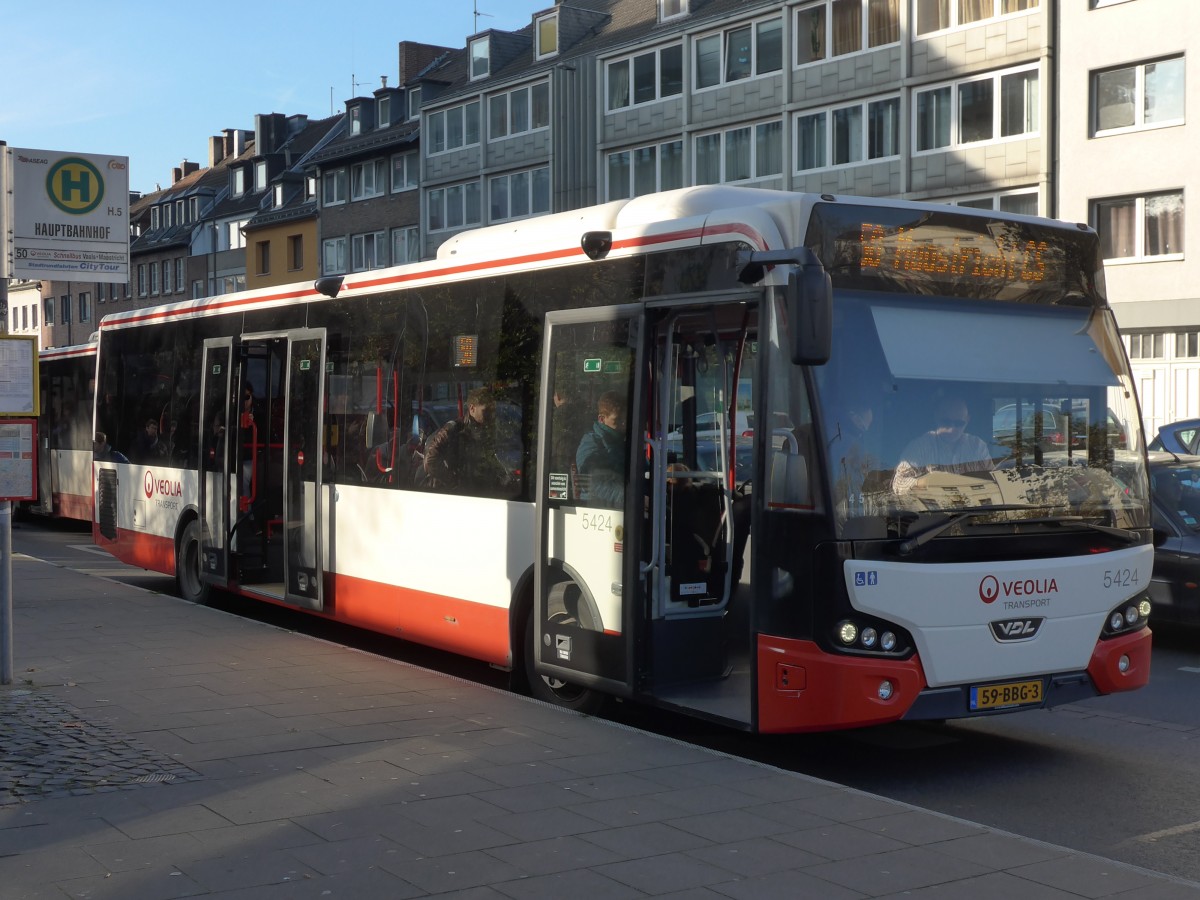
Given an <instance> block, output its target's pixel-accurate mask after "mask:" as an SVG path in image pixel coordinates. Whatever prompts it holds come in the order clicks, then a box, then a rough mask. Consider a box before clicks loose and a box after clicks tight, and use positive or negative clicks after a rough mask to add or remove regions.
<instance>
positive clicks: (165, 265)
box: [159, 259, 175, 294]
mask: <svg viewBox="0 0 1200 900" xmlns="http://www.w3.org/2000/svg"><path fill="white" fill-rule="evenodd" d="M159 265H160V266H161V267H162V292H163V293H164V294H170V293H172V292H173V291H174V290H175V288H174V287H173V285H174V281H173V280H172V278H171V273H172V271H173V270H172V269H171V261H170V260H169V259H164V260H163V261H162V262H161V263H159Z"/></svg>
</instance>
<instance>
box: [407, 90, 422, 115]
mask: <svg viewBox="0 0 1200 900" xmlns="http://www.w3.org/2000/svg"><path fill="white" fill-rule="evenodd" d="M420 116H421V89H420V88H419V87H412V88H409V89H408V118H409V120H410V121H411V120H412V119H417V118H420Z"/></svg>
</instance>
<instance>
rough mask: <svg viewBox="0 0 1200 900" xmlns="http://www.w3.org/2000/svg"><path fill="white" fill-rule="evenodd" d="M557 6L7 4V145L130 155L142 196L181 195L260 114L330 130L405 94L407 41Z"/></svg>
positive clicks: (30, 0)
mask: <svg viewBox="0 0 1200 900" xmlns="http://www.w3.org/2000/svg"><path fill="white" fill-rule="evenodd" d="M553 5H554V0H354V2H352V3H339V2H329V0H325V2H315V0H292V2H288V3H282V2H275V0H208V2H203V3H163V2H162V0H110V2H108V3H104V4H100V3H96V2H94V0H91V2H81V0H26V2H15V0H5V2H4V3H3V6H4V15H3V19H4V25H3V28H4V38H3V46H4V62H3V69H2V74H0V84H3V87H2V88H0V140H2V141H6V142H7V143H8V145H9V146H10V147H21V148H25V149H30V150H51V151H69V152H74V153H97V154H104V155H115V156H128V157H129V187H130V190H134V191H141V192H143V193H145V192H148V191H153V190H155V189H156V187H157V186H163V187H166V186H167V185H169V184H170V182H171V169H172V168H173V167H175V166H178V165H179V164H180V163H181V162H182V161H183V160H185V159H187V160H190V161H192V162H198V163H200V165H201V166H206V165H208V138H209V137H210V136H211V135H217V134H220V133H221V131H222V130H223V129H225V128H244V129H247V130H249V131H253V130H254V116H255V115H256V114H258V113H283V114H285V115H296V114H305V115H308V116H309V117H310V118H313V119H320V118H325V117H326V116H329V115H332V114H334V113H340V112H342V110H343V109H344V108H345V101H346V100H347V99H349V98H350V97H353V96H361V95H369V94H370V93H371V92H373V91H374V90H375V89H376V88H377V87H379V85H380V76H382V75H386V76H388V84H390V85H394V84H396V83H397V81H398V66H399V54H398V51H397V45H398V44H399V43H400V41H402V40H409V41H420V42H423V43H428V44H438V45H441V46H445V47H456V48H461V47H463V46H465V45H466V39H467V37H469V36H470V35H472V34H474V33H476V32H477V31H485V30H487V29H489V28H495V29H498V30H502V31H514V30H516V29H518V28H522V27H524V26H526V25H528V24H530V22H531V21H532V18H531V17H532V15H533V13H535V12H541V11H542V10H545V9H549V8H551V7H552V6H553ZM476 10H477V11H478V12H479V17H478V20H476V18H475V15H474V13H475V11H476ZM476 21H478V23H479V24H478V26H476V25H475V22H476ZM352 84H353V85H355V86H354V87H352Z"/></svg>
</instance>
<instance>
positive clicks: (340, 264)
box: [321, 234, 349, 275]
mask: <svg viewBox="0 0 1200 900" xmlns="http://www.w3.org/2000/svg"><path fill="white" fill-rule="evenodd" d="M348 249H349V244H348V242H347V240H346V235H344V234H339V235H335V236H334V237H327V238H323V239H322V240H321V274H322V275H345V274H347V271H348V270H347V268H346V264H347V262H348V261H349V259H348V256H347V250H348ZM331 251H332V253H333V257H334V264H333V265H332V266H330V265H329V256H330V252H331Z"/></svg>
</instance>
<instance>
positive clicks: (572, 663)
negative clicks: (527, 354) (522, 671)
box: [534, 307, 644, 694]
mask: <svg viewBox="0 0 1200 900" xmlns="http://www.w3.org/2000/svg"><path fill="white" fill-rule="evenodd" d="M640 333H641V315H640V308H639V307H608V308H605V309H590V310H572V311H568V312H551V313H547V316H546V335H545V353H544V369H543V385H542V407H543V409H542V412H543V427H542V428H541V429H540V434H541V440H540V441H539V460H538V462H539V464H538V467H537V471H538V473H539V486H538V501H539V502H538V514H539V526H538V527H539V531H538V536H537V537H538V568H537V572H536V590H535V598H536V599H535V606H534V616H535V634H534V637H535V641H536V644H537V663H538V672H539V673H540V674H543V675H547V676H557V677H560V678H562V679H564V680H566V681H569V682H571V683H574V684H580V685H584V686H602V687H604V688H605V689H606V690H609V691H612V692H615V693H619V694H627V693H628V689H627V687H626V686H627V685H628V683H629V680H630V677H629V673H628V664H629V663H628V661H629V642H630V640H629V639H630V624H631V613H630V608H629V604H630V603H631V602H633V600H634V598H636V597H637V595H638V588H637V584H638V576H637V567H638V564H639V552H638V547H639V546H640V543H639V541H640V538H639V535H640V531H641V518H642V517H641V515H640V514H639V515H637V516H636V517H633V518H631V517H630V515H629V512H628V511H629V510H630V509H639V510H640V509H641V507H642V504H643V503H644V499H643V498H644V487H643V485H642V483H641V482H642V481H644V441H643V437H642V436H643V434H644V426H643V425H642V424H641V423H642V422H643V418H634V417H631V416H630V415H629V411H630V408H631V405H633V398H634V381H635V376H636V374H637V370H638V359H639V354H638V351H637V343H638V335H639V334H640ZM640 407H641V404H637V405H636V407H635V409H634V414H635V415H637V413H638V410H639V409H640ZM631 436H635V437H636V440H631ZM631 462H632V463H633V464H635V465H636V469H635V470H633V471H632V472H631V470H630V466H631Z"/></svg>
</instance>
